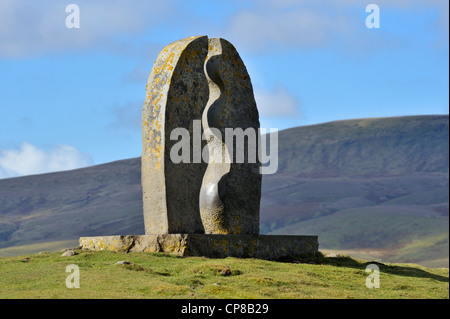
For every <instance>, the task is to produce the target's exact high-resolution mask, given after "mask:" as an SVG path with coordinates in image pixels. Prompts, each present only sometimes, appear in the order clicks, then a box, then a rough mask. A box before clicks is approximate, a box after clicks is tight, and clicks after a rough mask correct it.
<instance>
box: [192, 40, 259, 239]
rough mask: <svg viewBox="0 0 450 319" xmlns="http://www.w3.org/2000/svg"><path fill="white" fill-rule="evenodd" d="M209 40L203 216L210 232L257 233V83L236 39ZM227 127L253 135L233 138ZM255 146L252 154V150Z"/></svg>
mask: <svg viewBox="0 0 450 319" xmlns="http://www.w3.org/2000/svg"><path fill="white" fill-rule="evenodd" d="M208 42H209V47H208V56H207V58H206V61H205V74H206V76H207V79H208V85H209V100H208V104H207V105H206V108H205V110H204V112H203V117H202V126H203V129H204V133H205V137H206V139H207V143H208V144H207V145H208V149H209V163H208V167H207V169H206V172H205V175H204V177H203V182H202V187H201V190H200V216H201V219H202V222H203V226H204V229H205V233H207V234H255V235H256V234H259V203H260V198H261V174H260V172H259V169H260V163H259V159H258V152H259V150H258V144H257V139H258V134H259V132H258V129H259V115H258V109H257V107H256V102H255V98H254V96H253V88H252V84H251V81H250V77H249V75H248V73H247V69H246V68H245V65H244V63H243V62H242V60H241V58H240V57H239V54H238V53H237V51H236V49H235V48H234V47H233V45H232V44H231V43H229V42H228V41H226V40H224V39H220V38H213V39H209V41H208ZM214 129H215V130H214ZM226 129H228V130H230V129H232V130H235V129H239V130H241V132H248V134H250V135H252V137H253V140H250V141H249V137H247V138H245V139H243V140H238V139H237V138H233V140H232V142H231V143H229V142H230V140H229V139H228V140H226V137H227V132H226ZM247 129H250V130H248V131H246V130H247ZM228 136H233V135H228ZM226 142H228V144H226ZM249 146H250V148H249ZM252 151H253V154H254V157H253V158H251V157H250V156H249V154H250V153H251V152H252ZM239 152H241V154H242V155H244V156H243V158H242V160H240V159H239V157H238V156H237V155H238V153H239Z"/></svg>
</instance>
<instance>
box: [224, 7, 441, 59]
mask: <svg viewBox="0 0 450 319" xmlns="http://www.w3.org/2000/svg"><path fill="white" fill-rule="evenodd" d="M251 2H252V3H253V6H252V7H251V9H242V10H239V11H237V12H236V13H235V14H234V15H233V16H232V17H230V19H229V25H228V26H227V28H226V30H225V32H226V36H227V37H228V39H229V40H230V41H231V42H233V43H236V44H237V46H238V47H241V48H242V47H244V48H245V49H247V50H249V51H256V52H266V51H270V50H283V49H287V50H292V49H298V48H301V49H315V48H323V47H326V46H328V45H330V44H332V45H333V46H336V45H337V46H341V48H342V49H344V50H345V49H351V50H359V51H361V50H362V51H364V52H366V51H367V50H373V49H376V48H378V47H380V44H381V45H382V47H385V46H389V47H396V45H397V44H398V42H399V41H403V39H402V38H400V37H398V36H397V35H395V34H393V33H391V31H390V30H389V29H386V28H381V29H380V30H379V32H377V33H374V32H372V33H371V34H370V35H371V36H370V37H369V36H368V33H367V32H366V31H367V30H366V27H365V20H364V18H365V14H366V13H365V8H366V5H368V4H369V3H370V2H361V1H360V0H346V1H335V0H323V1H316V0H301V1H300V0H297V1H292V0H282V1H280V0H259V1H251ZM375 3H376V4H377V5H379V6H380V8H381V11H382V13H381V14H382V15H383V14H384V12H387V11H391V12H392V11H393V10H395V11H402V12H407V11H417V12H420V11H423V10H427V9H431V10H434V11H435V12H436V19H435V22H434V24H435V25H434V26H437V27H439V29H440V30H439V32H441V33H443V34H444V35H447V43H448V1H446V0H445V1H444V0H432V1H425V0H414V1H413V0H397V1H392V0H378V1H377V2H375ZM381 18H382V19H383V16H382V17H381ZM413 37H414V32H411V39H412V38H413ZM373 42H376V43H375V44H374V43H373Z"/></svg>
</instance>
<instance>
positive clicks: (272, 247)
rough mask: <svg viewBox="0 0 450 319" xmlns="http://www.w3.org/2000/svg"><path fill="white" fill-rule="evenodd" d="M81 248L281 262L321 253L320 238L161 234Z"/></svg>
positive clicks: (100, 240)
mask: <svg viewBox="0 0 450 319" xmlns="http://www.w3.org/2000/svg"><path fill="white" fill-rule="evenodd" d="M80 246H81V247H82V248H83V249H90V250H110V251H115V252H131V251H133V252H164V253H169V254H175V255H178V256H204V257H209V258H225V257H238V258H259V259H268V260H279V259H284V258H293V257H295V256H298V255H301V254H315V253H317V252H318V250H319V243H318V237H317V236H288V235H286V236H285V235H207V234H162V235H125V236H100V237H81V238H80Z"/></svg>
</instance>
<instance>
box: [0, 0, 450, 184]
mask: <svg viewBox="0 0 450 319" xmlns="http://www.w3.org/2000/svg"><path fill="white" fill-rule="evenodd" d="M71 3H74V4H77V5H78V6H79V8H80V28H79V29H68V28H66V25H65V20H66V17H67V16H68V14H69V13H66V11H65V9H66V6H67V5H68V4H71ZM371 3H374V4H377V5H378V6H379V8H380V28H379V29H375V28H372V29H368V28H367V27H366V25H365V20H366V17H367V16H368V15H369V13H366V11H365V9H366V6H367V5H368V4H371ZM448 12H449V8H448V1H446V0H442V1H437V0H431V1H425V0H422V1H419V0H397V1H395V0H394V1H392V0H391V1H388V0H380V1H376V0H371V1H361V0H342V1H335V0H322V1H317V0H297V1H295V0H278V1H275V0H260V1H195V0H194V1H171V0H167V1H141V0H132V1H119V0H96V1H93V0H90V1H87V0H71V1H61V0H58V1H56V0H52V1H51V0H40V1H35V0H1V1H0V95H1V100H0V178H7V177H15V176H22V175H29V174H37V173H44V172H51V171H58V170H66V169H73V168H78V167H84V166H89V165H95V164H102V163H107V162H111V161H115V160H120V159H126V158H132V157H138V156H140V154H141V128H140V119H141V112H142V105H143V102H144V96H145V85H146V82H147V77H148V75H149V73H150V71H151V68H152V65H153V62H154V61H155V59H156V57H157V55H158V53H159V51H161V50H162V49H163V48H164V46H166V45H167V44H169V43H171V42H173V41H175V40H178V39H181V38H184V37H188V36H192V35H208V36H209V37H222V38H225V39H227V40H229V41H230V42H231V43H233V44H234V45H235V47H236V48H237V50H238V52H239V53H240V55H241V57H242V59H243V61H244V63H245V64H246V66H247V69H248V72H249V74H250V77H251V80H252V84H253V88H254V91H255V98H256V101H257V104H258V108H259V111H260V121H261V127H265V128H278V129H280V130H281V129H285V128H288V127H293V126H299V125H310V124H317V123H323V122H327V121H334V120H343V119H352V118H365V117H388V116H402V115H422V114H448V106H449V90H448V85H449V73H448V72H449V49H448V48H449V44H448V37H449V34H448V27H449V25H448V21H449V17H448Z"/></svg>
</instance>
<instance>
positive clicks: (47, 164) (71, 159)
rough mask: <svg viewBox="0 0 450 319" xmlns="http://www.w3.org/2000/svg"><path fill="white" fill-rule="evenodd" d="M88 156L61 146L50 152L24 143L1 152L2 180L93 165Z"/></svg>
mask: <svg viewBox="0 0 450 319" xmlns="http://www.w3.org/2000/svg"><path fill="white" fill-rule="evenodd" d="M92 164H93V163H92V159H91V157H90V156H89V155H88V154H85V153H82V152H81V151H79V150H78V149H76V148H75V147H73V146H70V145H65V144H60V145H57V146H55V147H53V148H52V149H51V150H50V151H49V152H46V151H44V150H41V149H39V148H37V147H36V146H34V145H32V144H30V143H28V142H24V143H22V145H21V146H20V148H19V149H9V150H0V178H8V177H16V176H23V175H31V174H42V173H49V172H57V171H64V170H70V169H76V168H80V167H86V166H90V165H92Z"/></svg>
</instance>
